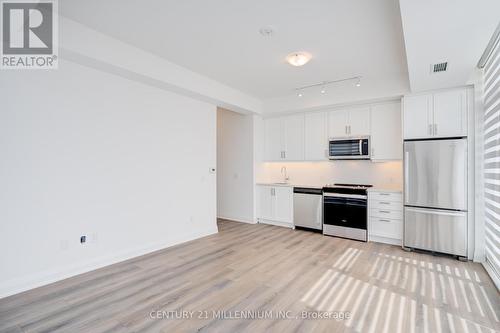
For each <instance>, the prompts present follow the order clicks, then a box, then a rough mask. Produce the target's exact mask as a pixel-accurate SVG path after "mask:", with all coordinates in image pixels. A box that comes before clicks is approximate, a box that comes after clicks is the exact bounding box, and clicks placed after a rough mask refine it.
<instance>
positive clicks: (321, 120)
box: [304, 112, 328, 161]
mask: <svg viewBox="0 0 500 333" xmlns="http://www.w3.org/2000/svg"><path fill="white" fill-rule="evenodd" d="M304 122H305V124H304V131H305V133H304V136H305V138H304V139H305V140H304V142H305V148H304V150H305V160H306V161H319V160H326V159H328V156H327V153H328V137H327V134H326V130H327V114H326V112H315V113H307V114H306V115H305V119H304Z"/></svg>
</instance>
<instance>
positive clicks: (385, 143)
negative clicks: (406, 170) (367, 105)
mask: <svg viewBox="0 0 500 333" xmlns="http://www.w3.org/2000/svg"><path fill="white" fill-rule="evenodd" d="M371 148H372V151H371V155H372V156H371V157H372V160H401V159H402V158H403V140H402V138H401V104H400V103H390V104H379V105H374V106H373V107H372V121H371Z"/></svg>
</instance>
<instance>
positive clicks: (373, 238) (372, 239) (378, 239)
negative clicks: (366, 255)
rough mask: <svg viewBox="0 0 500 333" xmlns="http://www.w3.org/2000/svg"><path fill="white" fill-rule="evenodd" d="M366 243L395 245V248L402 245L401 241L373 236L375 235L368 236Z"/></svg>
mask: <svg viewBox="0 0 500 333" xmlns="http://www.w3.org/2000/svg"><path fill="white" fill-rule="evenodd" d="M368 241H370V242H376V243H384V244H391V245H397V246H401V245H402V244H403V241H402V240H401V239H396V238H389V237H382V236H375V235H368Z"/></svg>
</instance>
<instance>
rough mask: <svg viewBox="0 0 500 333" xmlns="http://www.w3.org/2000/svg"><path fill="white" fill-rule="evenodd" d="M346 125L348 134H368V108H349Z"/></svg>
mask: <svg viewBox="0 0 500 333" xmlns="http://www.w3.org/2000/svg"><path fill="white" fill-rule="evenodd" d="M348 126H349V128H348V133H349V136H362V135H363V136H364V135H370V108H369V107H362V108H356V109H350V110H349V123H348Z"/></svg>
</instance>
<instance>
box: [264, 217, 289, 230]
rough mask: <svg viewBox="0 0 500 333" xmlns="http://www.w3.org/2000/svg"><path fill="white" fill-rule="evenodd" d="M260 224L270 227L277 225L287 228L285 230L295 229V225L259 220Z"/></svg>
mask: <svg viewBox="0 0 500 333" xmlns="http://www.w3.org/2000/svg"><path fill="white" fill-rule="evenodd" d="M259 223H263V224H270V225H275V226H278V227H285V228H291V229H293V228H294V225H293V223H287V222H280V221H272V220H264V219H259Z"/></svg>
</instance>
